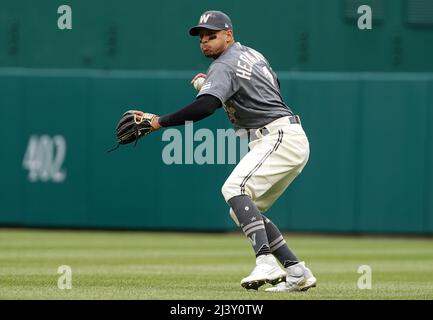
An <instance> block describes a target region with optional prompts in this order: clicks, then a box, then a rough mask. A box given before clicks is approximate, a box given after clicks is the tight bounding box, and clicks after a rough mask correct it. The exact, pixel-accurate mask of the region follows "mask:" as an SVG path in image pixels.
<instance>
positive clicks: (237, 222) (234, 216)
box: [230, 208, 240, 227]
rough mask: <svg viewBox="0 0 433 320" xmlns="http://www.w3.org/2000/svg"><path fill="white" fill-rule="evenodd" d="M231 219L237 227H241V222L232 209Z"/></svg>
mask: <svg viewBox="0 0 433 320" xmlns="http://www.w3.org/2000/svg"><path fill="white" fill-rule="evenodd" d="M230 217H231V218H232V219H233V221H234V222H235V223H236V225H237V226H238V227H239V226H240V223H239V220H238V218H237V217H236V214H235V212H234V211H233V209H232V208H230Z"/></svg>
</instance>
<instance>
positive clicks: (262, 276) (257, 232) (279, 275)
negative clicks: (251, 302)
mask: <svg viewBox="0 0 433 320" xmlns="http://www.w3.org/2000/svg"><path fill="white" fill-rule="evenodd" d="M228 203H229V205H230V206H231V209H232V212H234V213H235V214H234V215H235V217H236V221H237V222H238V225H239V226H240V227H241V229H242V231H243V232H244V234H245V235H246V236H247V238H248V239H249V240H250V242H251V245H252V247H253V249H254V253H255V255H256V267H255V268H254V270H253V271H252V273H251V274H250V275H249V276H247V277H245V278H243V279H242V280H241V286H243V287H244V288H246V289H258V288H259V287H260V286H262V285H263V284H265V283H271V284H274V285H275V284H277V283H279V282H281V281H284V279H285V278H286V273H285V271H284V270H282V269H281V268H280V266H279V265H278V262H277V260H276V259H275V257H274V256H273V255H272V254H271V251H270V246H269V241H268V236H267V234H266V229H265V225H264V221H263V217H262V215H261V213H260V211H259V210H258V209H257V206H256V205H255V204H254V202H253V201H252V200H251V198H250V197H249V196H247V195H239V196H235V197H232V198H231V199H229V200H228Z"/></svg>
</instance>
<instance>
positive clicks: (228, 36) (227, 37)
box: [226, 30, 233, 42]
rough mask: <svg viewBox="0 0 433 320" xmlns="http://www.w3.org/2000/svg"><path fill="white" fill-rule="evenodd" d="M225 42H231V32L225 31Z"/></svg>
mask: <svg viewBox="0 0 433 320" xmlns="http://www.w3.org/2000/svg"><path fill="white" fill-rule="evenodd" d="M226 40H229V42H230V41H231V40H233V30H227V31H226Z"/></svg>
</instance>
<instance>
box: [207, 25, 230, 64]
mask: <svg viewBox="0 0 433 320" xmlns="http://www.w3.org/2000/svg"><path fill="white" fill-rule="evenodd" d="M199 37H200V49H201V51H202V52H203V54H204V55H205V56H206V57H208V58H214V59H216V58H218V57H219V56H220V55H221V53H223V52H224V50H225V49H227V47H228V46H229V44H230V43H231V39H232V37H231V31H225V30H221V31H215V30H209V29H201V30H200V33H199Z"/></svg>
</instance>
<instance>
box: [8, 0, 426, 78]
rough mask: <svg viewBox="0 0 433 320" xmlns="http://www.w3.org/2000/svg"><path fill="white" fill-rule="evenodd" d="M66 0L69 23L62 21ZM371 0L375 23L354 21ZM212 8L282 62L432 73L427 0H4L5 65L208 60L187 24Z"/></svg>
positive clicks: (153, 66) (292, 66) (156, 64)
mask: <svg viewBox="0 0 433 320" xmlns="http://www.w3.org/2000/svg"><path fill="white" fill-rule="evenodd" d="M64 4H66V5H69V6H70V8H71V12H72V24H71V27H72V29H63V30H61V29H59V28H58V19H59V18H60V17H61V14H59V13H58V8H59V7H60V6H61V5H64ZM365 4H367V5H369V6H370V7H371V9H372V17H373V23H372V29H371V30H360V29H359V28H358V18H359V17H360V16H361V14H358V8H359V7H360V6H361V5H365ZM209 9H219V10H223V11H225V12H226V13H227V14H229V15H230V16H231V18H232V21H233V24H234V31H235V37H236V39H237V40H239V41H240V42H241V43H245V44H247V45H249V46H252V47H254V48H256V49H257V50H258V51H260V52H262V53H263V54H264V55H265V56H266V57H267V58H268V59H269V61H270V62H271V63H272V65H273V66H274V68H275V69H276V70H292V71H400V72H401V71H410V72H433V63H432V59H431V57H432V56H433V1H431V0H270V1H267V2H266V3H264V2H263V1H259V0H248V1H247V0H236V1H233V0H221V1H218V2H215V1H211V0H202V1H196V0H159V1H143V0H123V1H119V0H91V1H85V0H67V1H59V0H43V1H34V0H2V1H0V66H3V67H25V68H80V69H81V68H85V69H87V68H89V69H95V68H96V69H122V70H124V69H129V70H136V69H140V70H196V69H204V68H205V67H206V66H207V64H208V61H207V60H206V59H205V58H203V57H202V55H201V53H200V51H199V50H198V41H197V38H193V37H190V36H189V35H188V29H189V28H190V27H191V26H193V25H195V24H196V23H197V22H198V19H199V16H200V14H201V13H202V12H204V11H205V10H209Z"/></svg>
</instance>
